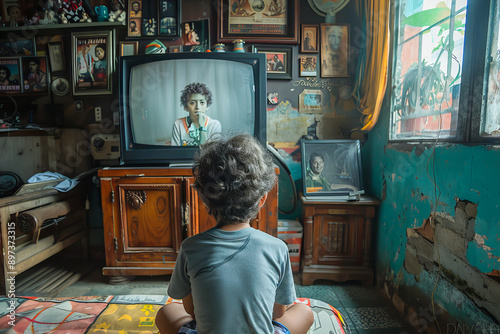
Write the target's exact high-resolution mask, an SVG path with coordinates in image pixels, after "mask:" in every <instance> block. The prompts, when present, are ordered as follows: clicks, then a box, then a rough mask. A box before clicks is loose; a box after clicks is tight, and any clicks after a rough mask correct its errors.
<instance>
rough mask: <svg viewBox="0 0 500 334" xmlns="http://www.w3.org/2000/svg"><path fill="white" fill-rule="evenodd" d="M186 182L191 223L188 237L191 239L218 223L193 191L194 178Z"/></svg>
mask: <svg viewBox="0 0 500 334" xmlns="http://www.w3.org/2000/svg"><path fill="white" fill-rule="evenodd" d="M185 181H186V198H187V206H186V212H188V214H189V217H188V219H187V221H188V222H189V225H188V228H187V236H188V237H191V236H193V235H195V234H198V233H201V232H203V231H206V230H208V229H211V228H212V227H214V226H215V225H216V224H217V222H216V221H215V219H214V217H212V216H210V215H209V214H208V211H207V208H206V207H205V204H204V203H203V201H202V200H201V198H200V197H199V196H198V193H197V192H196V191H195V190H194V189H193V187H192V186H193V182H194V177H187V178H185Z"/></svg>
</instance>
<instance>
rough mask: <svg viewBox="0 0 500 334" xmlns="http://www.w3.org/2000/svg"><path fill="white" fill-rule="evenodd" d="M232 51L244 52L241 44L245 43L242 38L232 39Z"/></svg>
mask: <svg viewBox="0 0 500 334" xmlns="http://www.w3.org/2000/svg"><path fill="white" fill-rule="evenodd" d="M233 44H234V46H233V52H245V49H244V48H243V44H245V41H244V40H242V39H237V40H234V41H233Z"/></svg>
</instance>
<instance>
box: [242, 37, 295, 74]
mask: <svg viewBox="0 0 500 334" xmlns="http://www.w3.org/2000/svg"><path fill="white" fill-rule="evenodd" d="M252 52H254V53H264V54H265V55H266V61H267V78H268V79H285V80H290V79H292V47H291V46H267V45H253V46H252Z"/></svg>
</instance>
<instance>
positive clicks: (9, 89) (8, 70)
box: [0, 57, 22, 94]
mask: <svg viewBox="0 0 500 334" xmlns="http://www.w3.org/2000/svg"><path fill="white" fill-rule="evenodd" d="M21 82H22V76H21V58H19V57H10V58H0V94H16V93H21Z"/></svg>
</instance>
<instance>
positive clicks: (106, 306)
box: [0, 295, 350, 334]
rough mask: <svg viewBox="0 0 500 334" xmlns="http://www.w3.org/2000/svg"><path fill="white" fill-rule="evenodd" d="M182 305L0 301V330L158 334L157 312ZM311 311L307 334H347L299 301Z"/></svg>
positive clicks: (153, 299)
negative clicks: (312, 318)
mask: <svg viewBox="0 0 500 334" xmlns="http://www.w3.org/2000/svg"><path fill="white" fill-rule="evenodd" d="M168 303H182V301H180V300H176V299H172V298H170V297H168V296H162V295H151V296H149V295H115V296H82V297H60V298H47V297H16V298H8V297H1V298H0V329H9V328H10V329H11V331H9V333H40V334H41V333H60V334H63V333H72V334H75V333H77V334H78V333H82V334H83V333H105V334H115V333H116V334H122V333H129V334H131V333H137V334H138V333H141V334H147V333H158V329H157V328H156V325H155V317H156V312H157V311H158V310H159V309H160V307H162V306H163V305H165V304H168ZM296 303H304V304H307V305H309V306H311V308H312V309H313V312H314V324H313V326H312V327H311V329H310V330H309V334H320V333H322V334H324V333H329V334H344V333H346V334H349V333H350V330H349V328H348V327H347V324H346V323H345V322H344V320H343V316H342V315H341V314H340V312H338V311H337V310H336V309H335V308H334V307H332V306H331V305H329V304H327V303H324V302H322V301H319V300H316V299H310V298H298V299H297V301H296Z"/></svg>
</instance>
